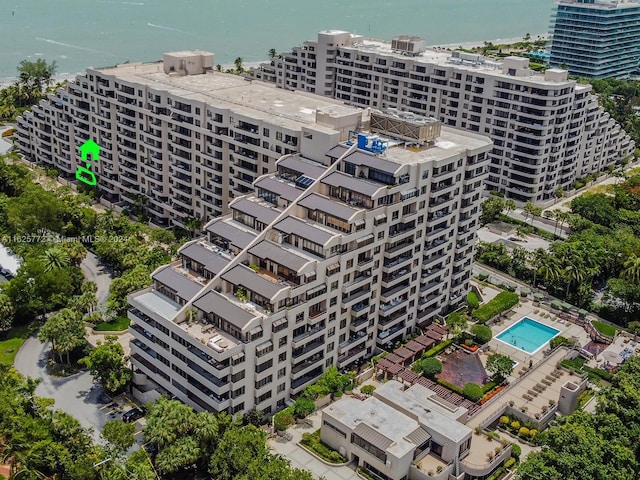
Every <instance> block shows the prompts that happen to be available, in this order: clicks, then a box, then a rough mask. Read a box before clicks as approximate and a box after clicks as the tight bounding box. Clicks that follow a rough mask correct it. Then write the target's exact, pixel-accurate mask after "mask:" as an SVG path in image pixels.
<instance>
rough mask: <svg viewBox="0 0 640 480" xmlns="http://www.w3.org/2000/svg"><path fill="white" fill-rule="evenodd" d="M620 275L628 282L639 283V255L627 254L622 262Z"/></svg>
mask: <svg viewBox="0 0 640 480" xmlns="http://www.w3.org/2000/svg"><path fill="white" fill-rule="evenodd" d="M622 277H623V278H624V279H625V280H627V281H629V282H632V283H636V284H638V283H640V257H638V256H637V255H636V254H635V253H634V254H631V255H629V258H627V260H626V261H625V262H624V270H622Z"/></svg>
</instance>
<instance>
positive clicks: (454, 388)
mask: <svg viewBox="0 0 640 480" xmlns="http://www.w3.org/2000/svg"><path fill="white" fill-rule="evenodd" d="M436 382H437V383H438V385H442V386H443V387H445V388H448V389H449V390H451V391H452V392H456V393H457V394H458V395H462V394H463V393H462V389H461V388H460V387H457V386H456V385H454V384H452V383H449V382H447V381H446V380H443V379H441V378H438V379H437V380H436Z"/></svg>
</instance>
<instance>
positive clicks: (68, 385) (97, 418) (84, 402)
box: [14, 252, 113, 439]
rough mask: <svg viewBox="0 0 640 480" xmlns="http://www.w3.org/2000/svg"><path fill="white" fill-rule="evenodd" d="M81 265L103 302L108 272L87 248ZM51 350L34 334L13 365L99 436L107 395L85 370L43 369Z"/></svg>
mask: <svg viewBox="0 0 640 480" xmlns="http://www.w3.org/2000/svg"><path fill="white" fill-rule="evenodd" d="M80 268H81V269H82V271H83V272H84V275H85V279H86V280H91V281H93V282H96V285H97V286H98V291H97V293H96V296H97V298H98V303H102V302H104V301H105V300H106V299H107V297H108V296H109V286H110V285H111V276H110V275H109V274H108V273H107V272H106V269H105V268H104V267H103V266H102V265H101V264H100V262H99V261H98V259H97V257H96V256H95V255H94V254H93V253H91V252H87V256H86V258H85V259H84V260H83V261H82V263H81V264H80ZM50 351H51V345H50V344H48V343H47V344H43V343H41V342H40V341H39V340H38V338H37V337H35V336H34V337H31V338H29V339H27V341H26V342H24V344H23V345H22V347H21V348H20V350H19V351H18V354H17V355H16V359H15V362H14V365H15V367H16V369H17V370H18V371H19V372H20V373H22V374H23V375H26V376H29V377H32V378H41V379H42V382H41V383H40V385H38V388H37V389H36V395H38V396H41V397H48V398H53V399H54V400H55V406H56V407H57V408H60V409H61V410H63V411H65V412H67V413H69V414H70V415H73V416H74V417H75V418H77V419H78V420H79V421H80V423H81V424H82V425H83V426H84V427H87V428H93V430H94V436H95V438H96V439H98V438H99V432H100V431H101V430H102V426H103V425H104V423H105V422H106V421H107V420H108V419H109V417H108V416H107V415H105V413H106V412H109V410H110V409H105V410H100V407H102V406H104V405H105V404H106V403H107V402H109V398H108V397H106V396H105V395H104V394H103V391H102V387H100V386H99V385H97V384H95V383H94V382H93V377H92V376H91V375H90V374H89V372H87V371H83V372H79V373H76V374H75V375H72V376H70V377H66V378H53V377H51V376H50V375H49V374H48V372H47V369H46V366H47V360H48V358H49V352H50ZM112 418H113V417H112Z"/></svg>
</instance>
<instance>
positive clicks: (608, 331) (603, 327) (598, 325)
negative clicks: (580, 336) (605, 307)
mask: <svg viewBox="0 0 640 480" xmlns="http://www.w3.org/2000/svg"><path fill="white" fill-rule="evenodd" d="M591 323H592V324H593V326H594V327H595V329H596V330H598V331H599V332H600V333H601V334H603V335H606V336H607V337H614V336H615V334H616V331H617V330H618V329H617V328H616V327H614V326H613V325H609V324H608V323H604V322H599V321H597V320H594V321H593V322H591Z"/></svg>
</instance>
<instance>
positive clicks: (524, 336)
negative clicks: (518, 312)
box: [496, 317, 560, 353]
mask: <svg viewBox="0 0 640 480" xmlns="http://www.w3.org/2000/svg"><path fill="white" fill-rule="evenodd" d="M559 333H560V330H556V329H555V328H553V327H550V326H548V325H545V324H544V323H540V322H537V321H535V320H532V319H530V318H529V317H524V318H522V319H521V320H520V321H518V322H516V323H514V324H513V325H511V326H510V327H509V328H507V329H506V330H503V331H502V332H500V333H499V334H498V336H496V339H497V340H499V341H501V342H503V343H506V344H507V345H510V346H512V347H514V348H518V349H520V350H522V351H523V352H527V353H536V352H537V351H538V350H540V349H541V348H542V347H544V346H545V345H546V344H547V342H548V341H549V340H551V339H552V338H553V337H555V336H556V335H558V334H559Z"/></svg>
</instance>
